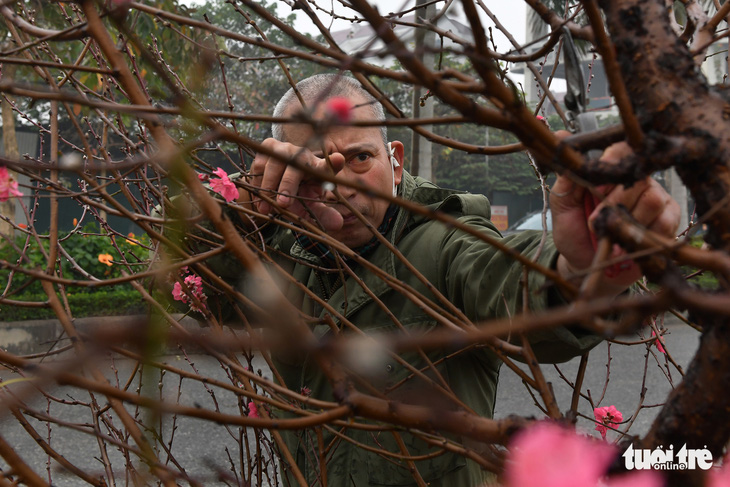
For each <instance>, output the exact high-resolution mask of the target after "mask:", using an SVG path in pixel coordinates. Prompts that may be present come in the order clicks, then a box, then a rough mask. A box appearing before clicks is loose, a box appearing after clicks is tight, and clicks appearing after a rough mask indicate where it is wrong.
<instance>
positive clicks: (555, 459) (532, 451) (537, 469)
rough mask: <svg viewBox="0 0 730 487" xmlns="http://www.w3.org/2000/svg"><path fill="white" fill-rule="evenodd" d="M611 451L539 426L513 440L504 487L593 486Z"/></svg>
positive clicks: (600, 444)
mask: <svg viewBox="0 0 730 487" xmlns="http://www.w3.org/2000/svg"><path fill="white" fill-rule="evenodd" d="M613 457H614V449H613V448H612V447H611V446H609V445H607V444H605V443H603V442H599V441H595V440H591V439H589V438H586V437H584V436H578V435H576V434H575V433H574V432H572V431H569V430H566V429H564V428H561V427H560V426H558V425H556V424H553V423H545V422H543V423H539V424H537V425H536V426H533V427H531V428H528V429H526V430H524V431H522V432H520V433H519V434H517V436H516V437H515V438H514V440H513V441H512V443H511V444H510V460H509V461H508V462H507V465H506V469H505V486H506V487H594V486H595V485H596V483H597V482H598V479H599V478H601V477H602V476H603V474H604V473H605V471H606V469H607V468H608V465H609V464H610V463H611V461H612V459H613Z"/></svg>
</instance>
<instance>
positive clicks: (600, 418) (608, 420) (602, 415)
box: [593, 405, 624, 440]
mask: <svg viewBox="0 0 730 487" xmlns="http://www.w3.org/2000/svg"><path fill="white" fill-rule="evenodd" d="M593 415H594V416H595V418H596V421H597V422H598V424H597V425H596V431H598V432H599V433H601V437H602V438H603V439H604V440H605V439H606V432H607V431H608V428H606V426H616V425H617V424H618V423H620V422H622V421H623V420H624V415H623V414H621V411H619V410H618V409H616V406H613V405H611V406H604V407H601V408H595V409H594V410H593Z"/></svg>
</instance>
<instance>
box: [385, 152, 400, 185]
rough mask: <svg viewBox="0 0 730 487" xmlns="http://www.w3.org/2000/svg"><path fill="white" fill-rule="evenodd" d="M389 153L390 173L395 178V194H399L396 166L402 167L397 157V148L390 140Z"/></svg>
mask: <svg viewBox="0 0 730 487" xmlns="http://www.w3.org/2000/svg"><path fill="white" fill-rule="evenodd" d="M388 155H389V156H390V175H391V176H392V178H393V196H398V186H396V185H395V168H396V167H400V163H399V162H398V159H396V158H395V149H394V148H393V146H392V145H391V144H390V142H388Z"/></svg>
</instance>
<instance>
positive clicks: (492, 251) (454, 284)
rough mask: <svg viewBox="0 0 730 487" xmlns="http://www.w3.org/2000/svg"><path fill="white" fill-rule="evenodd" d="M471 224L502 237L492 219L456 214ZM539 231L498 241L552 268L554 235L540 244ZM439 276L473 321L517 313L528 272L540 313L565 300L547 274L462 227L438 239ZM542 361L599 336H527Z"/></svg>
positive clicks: (569, 330)
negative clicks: (440, 243) (533, 268)
mask: <svg viewBox="0 0 730 487" xmlns="http://www.w3.org/2000/svg"><path fill="white" fill-rule="evenodd" d="M460 221H461V222H462V223H465V224H467V225H469V226H471V227H472V228H475V229H477V230H479V231H480V232H484V233H486V234H487V235H489V236H491V237H493V238H501V237H500V235H499V233H498V232H497V231H496V229H495V228H494V226H493V225H492V223H491V222H490V221H489V220H488V219H486V218H483V217H481V216H464V217H462V218H460ZM541 237H542V232H539V231H526V232H521V233H518V234H513V235H510V236H508V237H506V238H502V239H501V240H502V242H503V243H505V244H506V245H508V246H509V247H510V248H512V249H514V250H516V251H518V252H519V253H521V254H522V255H524V256H527V257H529V258H531V259H536V262H537V263H538V264H540V265H542V266H544V267H548V268H553V269H554V268H555V263H556V261H557V258H558V251H557V249H556V248H555V245H554V243H553V239H552V234H551V233H548V234H547V238H546V239H545V241H544V243H543V244H542V245H541V243H540V241H541ZM440 266H441V267H442V269H440V271H441V272H440V273H439V274H440V275H441V276H444V282H443V283H442V285H443V286H445V289H446V292H447V295H448V296H449V298H450V299H451V300H452V301H453V302H454V303H455V304H456V305H457V306H459V307H461V308H462V309H463V310H464V312H465V313H466V315H467V316H469V317H470V318H471V319H473V320H475V321H486V320H490V319H494V318H507V317H510V316H516V315H517V314H520V313H521V312H522V310H523V289H524V281H525V275H527V286H528V293H527V299H528V303H527V307H528V309H529V310H530V312H532V313H539V312H540V311H542V310H545V309H546V308H548V307H550V306H555V305H560V304H566V303H565V301H564V300H563V299H562V298H561V297H560V295H559V293H558V292H557V291H556V290H555V289H554V286H552V284H551V283H550V282H549V281H548V280H547V279H546V277H545V276H544V275H543V274H541V273H539V272H537V271H533V270H530V271H528V272H527V274H525V270H524V266H523V265H522V264H520V263H519V262H518V261H516V260H514V259H513V258H511V257H509V256H507V255H506V254H504V253H503V252H501V251H499V250H498V249H497V248H495V247H493V246H491V245H489V244H487V243H485V242H484V241H483V240H481V239H479V238H478V237H476V236H473V235H469V234H467V233H466V232H464V231H462V230H457V229H454V230H452V231H450V232H449V233H448V234H447V235H446V237H445V238H444V240H443V241H442V248H441V259H440ZM529 339H530V343H531V345H532V346H533V349H534V352H535V354H536V356H537V358H538V360H540V361H541V362H547V363H556V362H564V361H567V360H569V359H571V358H572V357H574V356H577V355H581V354H583V353H585V352H586V351H588V350H590V349H591V348H593V347H594V346H596V345H597V344H598V343H600V341H601V338H600V337H598V336H596V335H595V334H593V333H591V332H589V331H587V330H584V329H583V328H581V327H578V326H571V327H559V328H554V329H551V330H540V331H536V332H532V333H530V335H529Z"/></svg>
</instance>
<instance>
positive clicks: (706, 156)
mask: <svg viewBox="0 0 730 487" xmlns="http://www.w3.org/2000/svg"><path fill="white" fill-rule="evenodd" d="M600 4H601V7H602V9H603V11H604V12H605V15H606V24H607V28H608V31H609V33H610V35H611V38H612V40H613V44H614V46H615V50H616V53H617V56H618V60H619V63H620V66H621V72H622V76H623V78H624V80H625V82H626V85H627V89H628V91H629V95H630V98H631V100H632V104H633V108H634V111H635V113H636V114H637V117H638V118H639V120H640V123H641V128H642V134H643V138H642V146H641V147H637V148H635V149H637V153H638V154H639V158H638V159H639V161H638V162H639V165H640V168H639V171H637V172H634V173H633V174H627V173H624V174H623V176H624V177H626V178H627V179H624V181H626V180H630V179H631V178H635V177H637V175H638V174H642V173H645V172H646V173H648V172H651V171H652V170H654V169H656V168H657V167H661V166H662V165H665V166H674V167H675V168H676V170H677V173H678V174H679V175H680V177H681V178H682V180H683V181H684V183H685V184H686V186H687V187H688V188H689V190H690V191H691V193H692V195H693V197H694V198H695V201H696V202H697V209H698V213H699V215H700V216H702V215H707V216H708V220H707V222H708V225H709V226H710V228H711V231H710V232H708V236H709V238H708V241H709V243H710V244H711V245H713V246H714V247H716V248H718V249H721V250H725V251H728V250H730V205H728V204H727V201H726V197H727V195H728V194H730V168H729V167H728V161H730V139H728V137H727V129H728V126H729V122H728V119H729V118H730V104H728V102H726V100H725V99H724V98H723V96H721V94H720V93H718V92H717V91H715V90H713V89H712V88H710V87H709V86H708V84H707V82H706V81H705V79H704V78H703V76H702V75H701V74H700V72H699V71H698V69H697V68H696V66H695V63H694V62H693V59H692V56H691V55H690V52H689V49H688V48H687V46H686V45H685V44H684V43H682V42H681V41H680V40H679V39H678V37H677V35H676V34H675V33H674V31H673V30H672V28H671V24H670V20H669V18H668V16H667V14H666V11H665V7H664V2H661V1H657V0H653V1H648V2H647V1H641V0H623V1H614V0H612V1H607V0H603V1H601V2H600ZM624 167H625V168H628V164H627V165H626V166H624ZM598 172H599V171H597V173H596V175H597V174H598ZM614 176H617V175H616V174H614ZM711 209H712V212H710V210H711ZM687 304H688V305H689V307H690V311H693V312H697V313H696V315H697V319H698V320H699V321H700V322H701V323H702V325H703V327H704V330H705V331H704V333H703V337H702V340H701V343H700V348H699V351H698V353H697V355H696V356H695V359H694V360H693V361H692V363H691V364H690V366H689V368H688V370H687V374H686V376H685V378H684V381H683V382H682V384H681V385H680V386H679V387H678V388H677V389H676V390H675V391H674V393H673V394H672V395H671V396H670V398H669V400H668V402H667V403H666V405H665V406H664V409H663V410H662V412H661V413H660V414H659V415H658V416H657V420H656V421H655V422H654V424H653V426H652V428H651V430H650V432H649V433H648V434H647V436H646V437H645V438H644V439H643V440H641V442H640V444H641V447H642V448H655V447H658V446H660V445H663V446H664V447H667V446H668V445H670V444H673V445H675V448H679V447H681V446H682V445H683V444H685V443H686V444H687V447H688V448H703V447H705V446H706V447H707V448H709V449H710V450H711V451H712V453H713V455H714V457H715V458H718V457H719V456H720V455H721V454H722V451H723V448H724V446H725V445H726V444H727V442H728V440H729V439H730V422H728V421H727V417H728V412H730V395H728V394H727V391H728V390H730V326H729V323H728V320H727V318H726V317H720V316H711V315H707V314H700V313H699V312H698V311H700V310H692V309H691V303H687ZM685 481H686V479H685ZM672 482H674V480H672ZM682 482H684V481H682ZM676 485H679V484H676ZM683 485H686V484H683Z"/></svg>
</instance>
